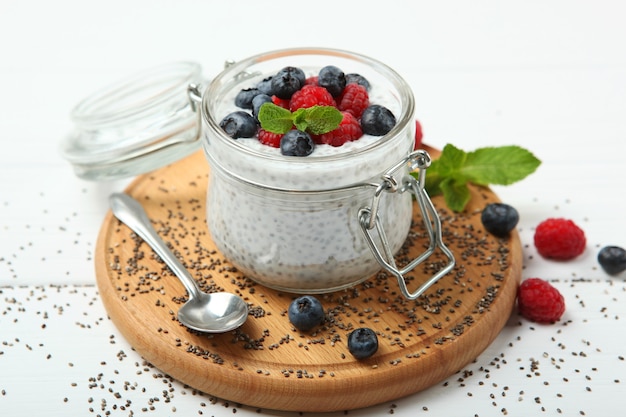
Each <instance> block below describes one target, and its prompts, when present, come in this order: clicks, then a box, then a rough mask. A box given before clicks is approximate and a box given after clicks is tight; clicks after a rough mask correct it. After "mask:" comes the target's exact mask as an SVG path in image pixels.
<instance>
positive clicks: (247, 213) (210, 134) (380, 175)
mask: <svg viewBox="0 0 626 417" xmlns="http://www.w3.org/2000/svg"><path fill="white" fill-rule="evenodd" d="M326 65H334V66H336V67H339V68H340V69H342V70H343V71H344V72H345V73H346V74H348V73H358V74H360V75H362V76H364V77H365V78H366V79H368V81H369V82H370V84H371V86H372V90H371V91H370V103H371V104H382V105H384V106H386V107H388V108H389V109H391V110H392V112H393V113H394V115H395V116H396V121H397V122H396V125H395V127H394V128H393V129H392V130H391V131H390V132H389V133H387V134H386V135H384V136H381V137H376V138H371V137H368V138H365V137H364V138H361V139H359V140H357V141H354V142H349V143H347V144H345V145H343V146H342V147H337V148H333V147H331V146H330V145H318V146H317V147H316V149H315V151H314V152H313V153H312V154H311V155H309V156H307V157H288V156H283V155H281V154H280V151H279V150H278V149H276V148H271V147H268V146H265V145H262V144H258V140H256V139H237V140H234V139H232V138H231V137H229V136H228V135H227V134H226V133H225V132H224V131H223V130H222V129H221V128H220V126H219V123H220V121H221V120H222V118H223V117H224V116H226V115H227V114H228V113H230V112H231V111H233V110H236V109H235V107H234V97H235V95H236V94H237V92H239V91H240V90H242V89H245V88H250V87H254V86H255V85H256V84H257V83H258V82H260V81H261V80H263V79H265V78H267V77H268V76H270V75H272V74H275V73H276V72H278V71H279V70H280V69H282V68H284V67H287V66H295V67H298V68H301V69H302V70H303V71H304V72H305V74H306V75H307V76H312V75H315V74H316V73H317V72H318V71H319V69H320V68H321V67H323V66H326ZM414 106H415V104H414V98H413V94H412V92H411V89H410V88H409V86H408V85H407V83H406V82H405V81H404V80H403V79H402V78H401V77H400V76H399V75H398V74H397V73H396V72H395V71H393V70H392V69H391V68H389V67H388V66H386V65H384V64H382V63H380V62H378V61H375V60H373V59H371V58H368V57H365V56H362V55H358V54H354V53H349V52H344V51H337V50H328V49H307V48H304V49H290V50H282V51H275V52H269V53H265V54H261V55H257V56H254V57H251V58H248V59H245V60H243V61H239V62H237V63H234V64H232V65H231V66H229V67H228V68H226V69H225V70H224V71H223V72H222V73H221V74H219V75H218V76H217V77H216V78H214V79H213V80H212V82H211V83H210V84H209V86H208V88H207V89H206V91H205V92H204V94H203V97H202V113H203V121H202V122H203V126H202V135H203V137H202V144H203V147H204V150H205V154H206V157H207V159H208V162H209V166H210V177H209V186H208V194H207V220H208V226H209V231H210V234H211V236H212V239H213V240H214V242H215V244H216V246H217V247H218V249H219V250H220V251H221V252H222V253H223V254H224V256H225V257H226V258H227V259H228V260H229V261H231V262H232V263H233V264H234V265H235V266H236V267H237V268H238V269H239V270H241V271H242V272H243V273H245V274H246V275H247V276H248V277H250V278H251V279H253V280H255V281H257V282H258V283H260V284H262V285H265V286H268V287H271V288H275V289H279V290H284V291H289V292H294V293H320V292H329V291H334V290H339V289H343V288H346V287H350V286H353V285H355V284H357V283H359V282H361V281H363V280H365V279H367V278H368V277H370V276H372V275H373V274H374V273H375V272H377V271H378V270H380V268H381V264H383V266H384V264H385V263H387V264H388V265H389V266H390V267H391V268H393V269H395V270H397V268H395V265H393V261H392V260H391V259H389V258H390V257H391V258H392V257H393V254H394V253H396V252H397V251H398V250H399V249H400V248H401V246H402V244H403V243H404V241H405V239H406V237H407V235H408V232H409V229H410V226H411V219H412V195H413V194H412V193H410V192H404V191H407V190H413V189H415V188H416V187H418V184H417V183H416V181H415V179H414V178H413V177H412V176H411V175H409V169H410V168H412V164H413V165H414V164H415V163H416V160H418V159H419V161H421V162H423V161H424V155H423V154H419V155H417V156H416V155H413V154H411V152H412V150H413V145H414V127H415V122H414V118H413V117H414V116H413V113H414ZM324 147H325V148H324ZM410 155H412V156H410ZM426 156H427V155H426ZM413 167H414V166H413ZM383 191H392V192H383ZM435 216H436V214H435ZM378 248H382V250H379V249H378ZM381 258H382V259H381Z"/></svg>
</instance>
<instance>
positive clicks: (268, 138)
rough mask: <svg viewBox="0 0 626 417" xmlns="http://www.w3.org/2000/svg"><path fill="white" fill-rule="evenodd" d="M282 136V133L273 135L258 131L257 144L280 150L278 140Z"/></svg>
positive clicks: (263, 130) (265, 131)
mask: <svg viewBox="0 0 626 417" xmlns="http://www.w3.org/2000/svg"><path fill="white" fill-rule="evenodd" d="M283 136H284V134H283V133H273V132H269V131H267V130H265V129H259V133H258V137H259V142H261V143H262V144H264V145H268V146H271V147H273V148H280V140H281V139H282V137H283Z"/></svg>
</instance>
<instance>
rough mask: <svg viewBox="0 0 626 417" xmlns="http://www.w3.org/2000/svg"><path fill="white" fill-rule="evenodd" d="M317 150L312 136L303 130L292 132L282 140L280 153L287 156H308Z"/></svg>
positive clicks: (286, 134)
mask: <svg viewBox="0 0 626 417" xmlns="http://www.w3.org/2000/svg"><path fill="white" fill-rule="evenodd" d="M313 149H315V142H313V139H312V138H311V136H310V135H309V134H308V133H306V132H303V131H301V130H290V131H289V132H287V133H285V135H284V136H283V137H282V139H281V140H280V152H281V153H282V154H283V155H287V156H308V155H310V154H311V152H313Z"/></svg>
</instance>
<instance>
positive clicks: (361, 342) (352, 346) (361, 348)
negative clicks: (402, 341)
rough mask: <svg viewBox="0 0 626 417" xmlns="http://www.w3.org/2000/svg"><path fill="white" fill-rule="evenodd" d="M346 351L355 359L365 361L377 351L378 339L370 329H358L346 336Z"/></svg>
mask: <svg viewBox="0 0 626 417" xmlns="http://www.w3.org/2000/svg"><path fill="white" fill-rule="evenodd" d="M348 350H349V351H350V353H351V354H352V356H354V357H355V358H357V359H366V358H369V357H370V356H372V355H373V354H374V353H376V351H377V350H378V337H377V336H376V333H374V331H373V330H372V329H369V328H367V327H360V328H358V329H355V330H354V331H353V332H352V333H350V334H349V335H348Z"/></svg>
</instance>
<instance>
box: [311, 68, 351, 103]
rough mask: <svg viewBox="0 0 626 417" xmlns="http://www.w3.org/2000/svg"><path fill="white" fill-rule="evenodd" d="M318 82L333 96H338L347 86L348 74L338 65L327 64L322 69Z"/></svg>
mask: <svg viewBox="0 0 626 417" xmlns="http://www.w3.org/2000/svg"><path fill="white" fill-rule="evenodd" d="M317 84H318V85H319V86H320V87H324V88H325V89H327V90H328V92H329V93H330V95H331V96H333V97H338V96H339V95H340V94H341V92H342V91H343V89H344V88H345V86H346V75H345V74H344V73H343V71H342V70H341V69H339V68H337V67H336V66H334V65H327V66H325V67H324V68H322V69H321V70H320V72H319V74H318V77H317Z"/></svg>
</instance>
